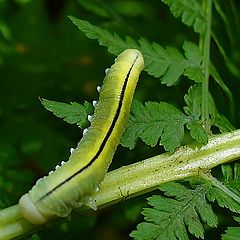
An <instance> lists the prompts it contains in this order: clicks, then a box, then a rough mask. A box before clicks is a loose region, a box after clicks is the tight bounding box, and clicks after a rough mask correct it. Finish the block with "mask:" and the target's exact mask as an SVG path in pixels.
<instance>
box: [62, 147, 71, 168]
mask: <svg viewBox="0 0 240 240" xmlns="http://www.w3.org/2000/svg"><path fill="white" fill-rule="evenodd" d="M73 151H74V149H73ZM64 163H65V162H64V161H61V166H62V165H63V164H64Z"/></svg>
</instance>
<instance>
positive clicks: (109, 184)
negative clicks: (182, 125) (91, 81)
mask: <svg viewBox="0 0 240 240" xmlns="http://www.w3.org/2000/svg"><path fill="white" fill-rule="evenodd" d="M238 158H240V130H235V131H233V132H230V133H225V134H221V135H217V136H213V137H210V138H209V142H208V144H207V145H205V146H202V147H200V148H198V147H196V146H192V147H190V146H186V147H182V148H180V149H178V150H177V151H176V152H175V153H174V154H170V153H164V154H161V155H158V156H155V157H152V158H148V159H146V160H143V161H139V162H137V163H135V164H132V165H128V166H124V167H121V168H119V169H116V170H114V171H111V172H109V173H107V175H106V177H105V179H104V181H103V182H102V183H101V184H100V186H99V188H100V191H98V192H96V193H94V194H93V195H92V197H93V198H94V199H95V201H96V205H97V206H98V209H99V208H104V207H107V206H110V205H113V204H115V203H117V202H121V201H125V200H126V199H129V198H132V197H135V196H138V195H141V194H143V193H147V192H150V191H152V190H154V189H157V188H158V186H159V185H160V184H162V183H165V182H169V181H174V180H179V179H183V178H185V177H190V176H198V175H199V173H200V172H202V171H203V172H209V170H210V169H211V168H213V167H215V166H217V165H219V164H223V163H227V162H229V161H233V160H236V159H238ZM74 211H76V212H84V211H89V208H88V207H86V206H85V207H82V208H79V209H77V210H74ZM3 219H4V220H3ZM44 227H45V226H42V225H32V224H30V223H28V222H27V221H26V220H24V219H23V218H22V217H21V216H20V211H19V207H18V205H15V206H13V207H10V208H7V209H3V210H1V211H0V240H8V239H12V238H13V237H17V236H22V235H26V234H29V232H34V231H38V230H39V229H41V228H44Z"/></svg>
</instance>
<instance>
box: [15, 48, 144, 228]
mask: <svg viewBox="0 0 240 240" xmlns="http://www.w3.org/2000/svg"><path fill="white" fill-rule="evenodd" d="M143 67H144V61H143V57H142V54H141V53H140V52H139V51H138V50H135V49H127V50H125V51H124V52H122V53H121V54H120V55H119V56H118V57H117V59H116V60H115V63H114V64H113V65H112V67H111V68H110V69H108V70H107V71H106V77H105V78H104V81H103V86H102V87H101V89H100V96H99V101H98V102H97V104H96V108H95V112H94V115H93V116H92V117H90V116H89V120H91V126H90V127H89V129H87V130H85V131H84V134H83V138H82V139H81V141H80V142H79V144H78V146H77V148H76V149H75V150H73V151H71V156H70V158H69V161H67V162H66V163H65V162H62V166H61V167H59V166H57V167H56V170H55V171H54V172H50V173H49V175H48V176H45V177H43V178H42V179H39V180H38V181H37V183H36V185H35V186H33V188H32V189H31V190H30V191H29V192H28V193H27V194H25V195H23V196H22V197H21V198H20V200H19V207H20V210H21V212H22V214H23V216H24V217H25V218H26V219H27V220H28V221H29V222H31V223H33V224H44V223H46V222H47V221H49V220H51V219H53V218H56V217H66V216H68V215H69V214H70V212H71V210H72V209H73V208H77V207H80V206H81V205H82V204H86V205H89V206H90V207H91V208H93V209H96V204H95V202H94V200H93V199H92V198H91V194H92V193H93V192H94V191H97V190H98V186H99V183H100V182H101V181H102V180H103V179H104V176H105V174H106V172H107V170H108V167H109V165H110V163H111V161H112V158H113V155H114V152H115V150H116V148H117V145H118V144H119V142H120V139H121V137H122V134H123V132H124V128H125V126H126V123H127V121H128V117H129V112H130V106H131V102H132V98H133V94H134V91H135V88H136V84H137V81H138V77H139V74H140V72H141V71H142V70H143ZM98 90H99V89H98ZM95 103H96V102H94V105H95Z"/></svg>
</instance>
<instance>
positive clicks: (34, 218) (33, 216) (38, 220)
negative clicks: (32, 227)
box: [18, 194, 46, 224]
mask: <svg viewBox="0 0 240 240" xmlns="http://www.w3.org/2000/svg"><path fill="white" fill-rule="evenodd" d="M18 205H19V207H20V211H21V213H22V215H23V216H24V218H25V219H26V220H28V221H29V222H30V223H32V224H43V223H46V219H45V218H44V217H43V216H42V214H41V213H40V212H39V210H38V209H37V207H36V206H35V205H34V203H33V202H32V200H31V198H30V197H29V195H28V194H24V195H23V196H22V197H21V198H20V200H19V203H18Z"/></svg>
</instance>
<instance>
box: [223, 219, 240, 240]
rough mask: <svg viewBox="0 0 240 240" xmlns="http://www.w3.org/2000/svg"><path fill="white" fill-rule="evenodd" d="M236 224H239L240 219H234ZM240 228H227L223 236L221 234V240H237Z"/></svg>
mask: <svg viewBox="0 0 240 240" xmlns="http://www.w3.org/2000/svg"><path fill="white" fill-rule="evenodd" d="M234 219H235V220H236V221H237V222H238V223H240V217H235V218H234ZM239 236H240V227H228V228H227V230H226V231H225V234H222V240H239Z"/></svg>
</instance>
